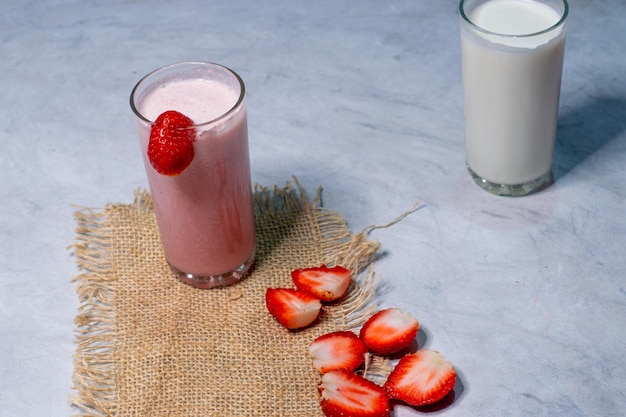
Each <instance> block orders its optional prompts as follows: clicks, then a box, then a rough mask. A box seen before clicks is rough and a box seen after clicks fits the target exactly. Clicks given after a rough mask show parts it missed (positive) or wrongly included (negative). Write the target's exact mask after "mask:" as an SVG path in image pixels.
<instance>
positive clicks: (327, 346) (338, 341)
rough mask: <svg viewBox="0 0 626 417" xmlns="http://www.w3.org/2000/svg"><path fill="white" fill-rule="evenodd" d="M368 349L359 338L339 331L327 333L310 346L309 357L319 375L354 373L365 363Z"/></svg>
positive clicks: (350, 333)
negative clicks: (341, 372)
mask: <svg viewBox="0 0 626 417" xmlns="http://www.w3.org/2000/svg"><path fill="white" fill-rule="evenodd" d="M366 353H367V347H365V345H364V344H363V342H362V341H361V339H359V337H358V336H357V335H356V334H354V333H352V332H350V331H343V330H338V331H335V332H332V333H326V334H324V335H322V336H320V337H318V338H317V339H315V340H314V341H313V342H311V344H310V345H309V355H311V358H312V359H313V366H314V367H315V369H317V370H318V372H319V373H321V374H325V373H326V372H330V371H337V370H345V371H354V370H356V369H357V368H358V367H359V366H361V364H362V363H363V362H365V354H366Z"/></svg>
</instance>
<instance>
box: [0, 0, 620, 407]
mask: <svg viewBox="0 0 626 417" xmlns="http://www.w3.org/2000/svg"><path fill="white" fill-rule="evenodd" d="M570 6H571V14H570V20H569V29H568V30H569V32H568V41H567V47H566V53H565V69H564V77H563V84H562V94H561V107H560V121H559V131H558V141H557V147H556V157H555V164H554V174H555V176H556V182H555V183H554V185H552V186H551V187H549V188H548V189H546V190H545V191H543V192H540V193H538V194H535V195H532V196H529V197H524V198H505V197H496V196H493V195H491V194H488V193H487V192H485V191H483V190H481V189H480V188H478V187H477V186H476V185H475V184H474V183H473V182H472V180H471V179H470V177H469V175H468V173H467V171H466V169H465V163H464V148H463V109H462V85H461V77H460V49H459V48H460V45H459V43H460V42H459V30H458V25H459V20H458V19H459V18H458V13H457V2H456V0H441V1H430V2H426V1H422V2H417V1H412V0H391V1H389V2H380V1H376V2H375V1H369V0H368V1H336V0H333V1H327V0H324V1H316V2H304V1H287V0H279V1H266V0H261V1H236V0H234V1H229V2H225V1H222V2H219V1H215V2H206V1H201V0H189V1H185V2H170V1H160V0H159V1H152V2H148V1H131V0H112V1H107V2H95V1H94V2H87V1H78V0H54V1H12V0H8V1H4V2H3V3H2V5H0V57H1V59H0V71H1V74H2V76H1V77H0V91H1V92H2V94H1V96H0V138H1V143H2V147H1V149H0V200H1V202H0V416H2V417H4V416H7V417H8V416H11V417H15V416H24V417H26V416H40V417H43V416H67V415H71V414H73V413H75V412H76V410H72V407H71V406H70V403H69V400H68V397H69V396H70V395H71V394H72V389H71V386H72V371H73V362H72V361H73V359H72V356H73V354H74V351H75V346H74V334H73V330H74V324H73V319H74V316H75V315H76V313H77V307H78V299H77V296H76V293H75V291H74V287H73V285H72V284H71V283H70V279H71V278H72V276H74V275H75V274H76V273H77V269H76V266H75V260H74V258H73V257H72V256H71V251H70V250H68V246H69V245H71V244H72V243H73V239H74V228H75V222H74V219H73V217H72V214H73V212H74V211H75V210H76V209H77V207H78V206H87V207H94V208H98V207H103V206H104V205H105V204H107V203H109V202H131V201H132V196H133V192H134V190H135V189H137V188H138V187H147V181H146V178H145V174H144V171H143V166H142V164H141V159H140V155H139V153H138V145H137V139H136V135H135V130H134V126H133V121H132V115H131V111H130V108H129V104H128V100H129V94H130V91H131V89H132V87H133V86H134V84H135V83H136V82H137V81H138V79H139V78H140V77H141V76H142V75H143V74H145V73H147V72H149V71H151V70H153V69H155V68H157V67H159V66H162V65H165V64H169V63H173V62H177V61H184V60H207V61H214V62H219V63H222V64H225V65H227V66H229V67H231V68H233V69H235V70H236V71H237V72H238V73H239V74H240V75H241V76H242V77H243V79H244V80H245V82H246V86H247V92H248V106H249V131H250V153H251V159H252V176H253V181H255V182H258V183H260V184H262V185H269V186H271V185H274V184H279V185H283V184H284V183H285V182H286V181H289V180H291V179H292V176H294V175H295V176H297V178H298V179H299V181H300V183H301V184H302V185H303V187H304V189H305V190H306V191H307V192H308V193H310V194H311V195H312V194H313V193H314V192H315V190H316V188H317V187H318V186H322V187H323V194H322V195H323V204H324V206H325V207H327V208H329V209H332V210H335V211H338V212H340V213H341V214H343V215H344V217H345V219H346V221H347V223H348V225H349V227H350V229H351V230H352V231H354V232H358V231H360V230H362V229H363V228H365V227H367V226H369V225H380V224H385V223H387V222H389V221H390V220H392V219H394V218H395V217H396V216H398V215H399V214H401V213H403V212H404V211H406V210H407V209H409V208H410V207H411V206H413V204H414V203H416V202H417V201H422V202H423V206H422V207H421V209H419V210H418V211H416V212H414V213H413V214H411V215H409V216H408V217H406V218H404V219H403V220H402V221H401V222H400V223H398V224H396V225H394V226H393V227H390V228H387V229H377V230H374V231H373V232H372V233H371V235H370V237H371V238H373V239H378V240H379V241H380V242H381V243H382V245H383V250H384V252H383V255H384V256H382V257H381V259H380V260H378V261H377V263H376V271H377V274H378V275H379V276H380V277H381V280H382V285H383V290H382V291H381V293H380V296H379V299H378V302H379V304H380V305H381V307H388V306H389V307H391V306H393V307H400V308H402V309H405V310H406V311H408V312H410V313H411V314H413V315H414V316H415V317H417V318H418V319H419V320H420V322H421V324H422V329H423V334H424V337H423V340H422V347H428V348H432V349H436V350H439V351H441V352H442V353H443V354H444V355H445V356H446V357H447V358H448V359H449V360H450V361H451V362H453V363H454V365H455V366H456V368H457V370H458V372H459V376H460V383H459V385H458V386H457V389H456V391H457V395H456V398H455V401H454V402H453V403H452V404H451V405H449V406H448V407H445V408H443V409H440V410H438V411H436V412H433V413H432V414H436V415H446V416H450V417H453V416H471V415H481V416H603V417H610V416H622V415H623V413H624V409H625V407H626V278H625V276H626V220H625V216H624V215H625V213H626V211H625V208H626V207H625V202H626V201H625V199H626V168H625V167H626V58H625V55H624V45H626V31H625V30H624V21H626V7H625V6H624V3H623V1H622V0H605V1H602V2H599V1H595V2H594V1H588V0H571V1H570ZM422 414H424V413H423V412H421V411H416V410H413V409H411V408H409V407H401V406H399V407H397V408H396V410H395V414H394V415H395V416H396V417H399V416H414V415H422Z"/></svg>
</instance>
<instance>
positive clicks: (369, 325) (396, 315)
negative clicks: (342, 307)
mask: <svg viewBox="0 0 626 417" xmlns="http://www.w3.org/2000/svg"><path fill="white" fill-rule="evenodd" d="M418 331H419V322H418V321H417V320H416V319H415V318H413V317H412V316H411V315H410V314H408V313H405V312H404V311H402V310H401V309H399V308H388V309H386V310H382V311H379V312H378V313H376V314H374V315H373V316H372V317H370V318H369V319H368V320H367V321H366V322H365V324H364V325H363V327H362V328H361V331H360V334H359V336H360V337H361V340H363V343H365V346H367V347H368V348H369V350H371V351H372V352H374V353H375V354H377V355H381V356H385V355H391V354H393V353H397V352H399V351H401V350H403V349H406V348H408V347H409V346H410V345H411V343H412V342H413V340H414V339H415V336H417V332H418Z"/></svg>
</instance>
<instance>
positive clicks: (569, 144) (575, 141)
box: [553, 97, 626, 181]
mask: <svg viewBox="0 0 626 417" xmlns="http://www.w3.org/2000/svg"><path fill="white" fill-rule="evenodd" d="M624 130H626V98H623V97H620V98H611V97H601V98H597V99H593V101H590V102H588V103H586V104H585V105H584V106H582V107H580V108H578V109H573V110H572V111H570V112H568V113H565V114H563V115H562V116H561V117H560V119H559V125H558V130H557V135H556V145H555V150H554V154H555V158H554V166H553V173H554V178H555V180H556V181H558V180H559V179H560V178H563V177H564V176H565V175H566V174H567V173H568V172H569V171H571V170H572V169H574V168H575V167H576V166H577V165H579V164H580V163H582V162H583V161H584V160H585V159H587V158H588V157H589V156H591V155H592V154H593V153H594V152H596V151H598V150H599V149H600V148H602V147H603V146H605V145H607V144H608V143H609V142H611V141H612V140H613V139H615V138H616V137H617V136H619V134H620V133H621V132H622V131H624Z"/></svg>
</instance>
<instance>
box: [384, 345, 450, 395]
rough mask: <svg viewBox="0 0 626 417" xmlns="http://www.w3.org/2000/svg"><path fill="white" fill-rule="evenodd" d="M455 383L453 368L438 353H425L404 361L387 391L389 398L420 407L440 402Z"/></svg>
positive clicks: (412, 355)
mask: <svg viewBox="0 0 626 417" xmlns="http://www.w3.org/2000/svg"><path fill="white" fill-rule="evenodd" d="M455 383H456V371H455V370H454V367H453V366H452V364H451V363H450V362H448V361H446V360H445V358H444V357H443V356H442V355H441V354H440V353H439V352H436V351H434V350H429V349H424V350H420V351H418V352H416V353H412V354H408V355H405V356H404V357H402V358H401V359H400V361H398V364H397V365H396V366H395V367H394V369H393V371H391V373H390V374H389V376H388V377H387V382H385V385H384V388H385V391H387V394H389V397H390V398H393V399H396V400H400V401H403V402H405V403H407V404H409V405H412V406H416V407H417V406H422V405H428V404H433V403H435V402H437V401H439V400H441V399H442V398H443V397H445V396H446V394H448V393H449V392H450V391H451V390H452V389H453V388H454V384H455Z"/></svg>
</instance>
